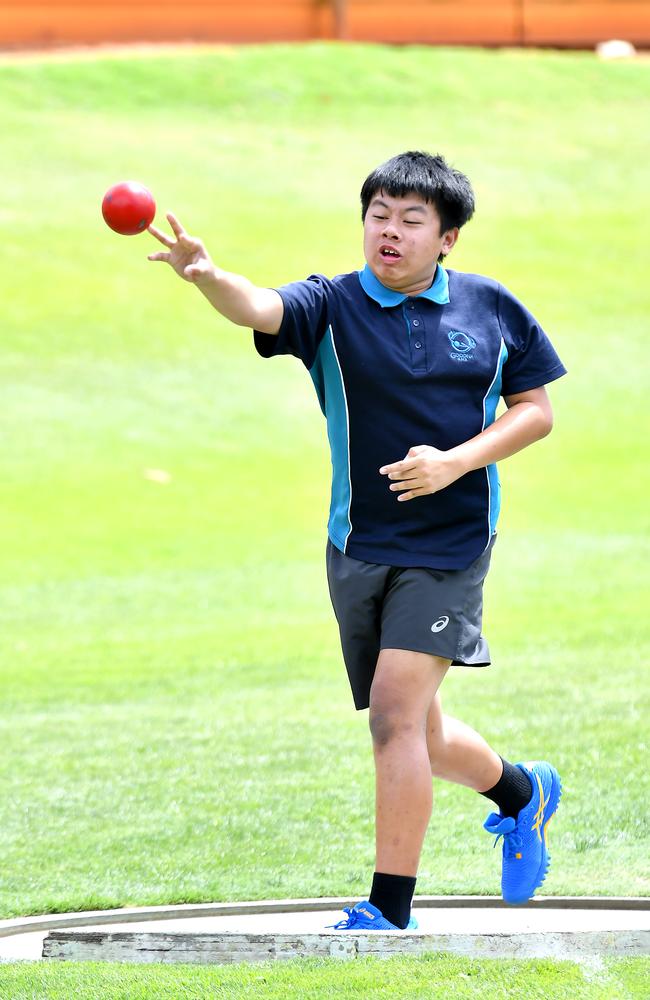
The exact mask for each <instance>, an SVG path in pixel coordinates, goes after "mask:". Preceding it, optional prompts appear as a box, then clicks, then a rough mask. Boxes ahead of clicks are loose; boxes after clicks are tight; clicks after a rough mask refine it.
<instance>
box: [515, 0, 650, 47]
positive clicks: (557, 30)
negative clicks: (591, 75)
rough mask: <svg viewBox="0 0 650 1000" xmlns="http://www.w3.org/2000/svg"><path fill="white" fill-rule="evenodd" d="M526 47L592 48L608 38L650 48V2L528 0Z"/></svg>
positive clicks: (525, 27)
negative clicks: (560, 46) (624, 40)
mask: <svg viewBox="0 0 650 1000" xmlns="http://www.w3.org/2000/svg"><path fill="white" fill-rule="evenodd" d="M524 29H525V42H526V44H527V45H563V46H585V45H587V46H592V45H594V44H595V43H596V42H601V41H603V40H604V39H607V38H624V39H626V40H627V41H629V42H633V43H634V45H638V46H640V47H647V46H648V45H650V3H649V2H648V0H628V2H625V0H609V2H605V0H600V3H594V2H593V0H561V2H560V0H527V2H526V4H525V20H524Z"/></svg>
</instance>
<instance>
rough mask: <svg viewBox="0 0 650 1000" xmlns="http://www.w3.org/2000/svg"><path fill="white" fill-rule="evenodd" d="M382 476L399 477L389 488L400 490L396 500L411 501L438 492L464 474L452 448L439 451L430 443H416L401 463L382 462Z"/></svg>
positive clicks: (394, 478) (395, 478)
mask: <svg viewBox="0 0 650 1000" xmlns="http://www.w3.org/2000/svg"><path fill="white" fill-rule="evenodd" d="M379 472H380V473H381V475H382V476H388V478H389V479H393V480H398V481H397V482H392V483H391V484H390V486H389V489H390V490H392V491H393V492H399V493H400V496H398V498H397V499H398V500H412V499H413V497H423V496H427V494H429V493H437V492H438V491H439V490H444V489H445V487H446V486H449V485H450V484H451V483H453V482H455V481H456V479H459V478H460V476H462V475H463V472H464V470H463V469H462V468H461V466H460V464H459V462H458V458H457V456H456V455H454V454H452V452H451V451H440V450H439V449H438V448H433V447H432V446H431V445H427V444H419V445H416V446H415V447H414V448H409V451H408V453H407V455H406V458H404V459H403V460H402V461H401V462H393V464H392V465H382V467H381V469H380V470H379Z"/></svg>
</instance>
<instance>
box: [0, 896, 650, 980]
mask: <svg viewBox="0 0 650 1000" xmlns="http://www.w3.org/2000/svg"><path fill="white" fill-rule="evenodd" d="M354 902H355V900H348V899H340V898H331V899H302V900H266V901H258V902H255V901H252V902H245V903H205V904H199V905H192V904H189V905H183V906H159V907H138V908H133V909H128V910H127V909H121V910H108V911H93V912H89V913H70V914H52V915H47V916H42V917H26V918H22V919H21V920H8V921H7V920H6V921H0V961H4V962H6V961H16V960H21V959H23V960H25V959H26V960H32V961H33V960H38V959H64V960H68V961H108V962H163V963H173V962H191V963H200V964H209V963H217V964H223V963H231V962H247V961H251V962H254V961H262V960H269V959H285V958H305V957H315V956H319V957H327V958H342V959H353V958H356V957H357V956H361V955H384V956H388V955H395V954H409V955H418V954H423V953H425V952H431V951H444V952H453V953H455V954H459V955H465V956H467V957H471V958H562V959H573V960H578V961H580V960H588V961H594V960H599V959H601V958H603V957H606V956H622V955H626V956H631V955H648V954H650V899H647V898H629V899H626V898H607V897H584V898H582V897H545V898H540V899H536V900H533V901H531V902H530V903H527V904H526V905H525V906H518V907H508V906H506V905H505V904H504V903H503V901H502V900H501V899H497V898H493V897H486V896H420V897H417V898H416V899H415V900H414V904H413V912H414V914H415V916H416V917H417V919H418V922H419V928H418V930H416V931H335V930H333V929H332V928H331V927H328V926H327V925H328V924H334V923H336V921H337V920H339V919H340V918H341V917H342V916H343V915H344V914H343V913H342V909H343V907H344V906H351V905H353V903H354Z"/></svg>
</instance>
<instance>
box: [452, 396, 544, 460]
mask: <svg viewBox="0 0 650 1000" xmlns="http://www.w3.org/2000/svg"><path fill="white" fill-rule="evenodd" d="M504 398H505V402H506V406H507V407H508V409H507V411H506V412H505V413H502V414H501V416H500V417H499V418H498V420H495V421H494V423H493V424H490V426H489V427H486V428H485V430H484V431H481V433H480V434H477V435H476V436H475V437H473V438H470V439H469V441H464V442H463V444H460V445H457V447H455V448H452V449H451V450H450V451H449V452H447V456H448V457H449V458H450V459H452V458H453V459H454V460H455V461H456V462H458V464H459V466H460V468H461V469H462V471H461V475H465V473H467V472H472V471H473V470H474V469H482V468H483V467H484V466H486V465H491V464H492V463H493V462H498V461H500V460H501V459H502V458H508V457H509V456H510V455H514V454H516V452H518V451H521V450H522V449H523V448H526V447H528V445H529V444H533V442H534V441H539V440H540V439H541V438H543V437H546V435H547V434H550V433H551V429H552V427H553V411H552V409H551V401H550V400H549V398H548V395H547V393H546V389H545V387H544V386H541V387H540V388H539V389H528V390H527V391H526V392H518V393H515V394H514V395H512V396H505V397H504Z"/></svg>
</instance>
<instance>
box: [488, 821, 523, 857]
mask: <svg viewBox="0 0 650 1000" xmlns="http://www.w3.org/2000/svg"><path fill="white" fill-rule="evenodd" d="M490 833H496V837H495V838H494V845H493V846H494V847H496V846H497V844H498V843H499V841H500V840H501V838H503V855H504V857H506V858H513V857H514V856H515V854H520V853H521V849H522V847H523V838H522V836H521V834H520V833H519V831H518V830H517V823H516V821H515V820H514V819H513V817H512V816H505V817H503V818H502V819H501V821H500V822H499V823H497V824H496V825H494V826H492V827H491V828H490Z"/></svg>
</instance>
